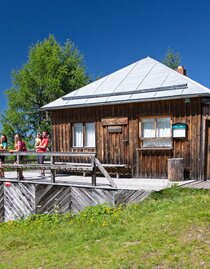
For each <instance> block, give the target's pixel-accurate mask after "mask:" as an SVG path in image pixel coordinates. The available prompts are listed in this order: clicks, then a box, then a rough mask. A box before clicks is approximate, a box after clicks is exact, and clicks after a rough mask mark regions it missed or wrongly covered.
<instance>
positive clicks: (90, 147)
mask: <svg viewBox="0 0 210 269" xmlns="http://www.w3.org/2000/svg"><path fill="white" fill-rule="evenodd" d="M88 123H92V124H93V125H94V130H95V133H94V135H95V137H94V143H95V145H94V146H86V145H85V144H86V141H87V140H86V139H87V135H86V134H87V128H86V124H88ZM75 124H82V146H74V144H75V143H74V142H75V141H74V125H75ZM71 142H72V148H77V149H78V148H80V149H84V148H89V149H95V148H96V124H95V122H93V121H91V122H90V121H89V122H73V123H72V139H71Z"/></svg>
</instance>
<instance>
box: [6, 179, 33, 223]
mask: <svg viewBox="0 0 210 269" xmlns="http://www.w3.org/2000/svg"><path fill="white" fill-rule="evenodd" d="M34 213H35V185H33V184H26V183H11V185H10V186H5V185H4V220H5V221H8V220H15V219H21V218H24V217H27V216H29V215H31V214H34Z"/></svg>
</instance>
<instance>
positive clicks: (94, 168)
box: [91, 156, 96, 186]
mask: <svg viewBox="0 0 210 269" xmlns="http://www.w3.org/2000/svg"><path fill="white" fill-rule="evenodd" d="M91 166H92V168H93V170H92V186H96V163H95V157H93V156H91Z"/></svg>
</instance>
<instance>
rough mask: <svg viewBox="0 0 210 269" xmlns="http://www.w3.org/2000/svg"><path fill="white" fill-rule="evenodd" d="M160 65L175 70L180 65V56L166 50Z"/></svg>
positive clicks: (170, 50)
mask: <svg viewBox="0 0 210 269" xmlns="http://www.w3.org/2000/svg"><path fill="white" fill-rule="evenodd" d="M162 63H163V64H165V65H167V66H168V67H170V68H172V69H177V67H178V66H179V65H180V64H181V57H180V54H179V53H177V52H175V51H174V50H172V49H170V48H168V50H167V53H166V55H165V57H164V58H163V60H162Z"/></svg>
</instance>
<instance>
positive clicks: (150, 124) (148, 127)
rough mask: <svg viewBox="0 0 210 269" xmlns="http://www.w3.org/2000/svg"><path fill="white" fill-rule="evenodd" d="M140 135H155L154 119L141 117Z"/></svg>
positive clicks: (149, 136)
mask: <svg viewBox="0 0 210 269" xmlns="http://www.w3.org/2000/svg"><path fill="white" fill-rule="evenodd" d="M141 126H142V137H144V138H151V137H155V119H142V121H141Z"/></svg>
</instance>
